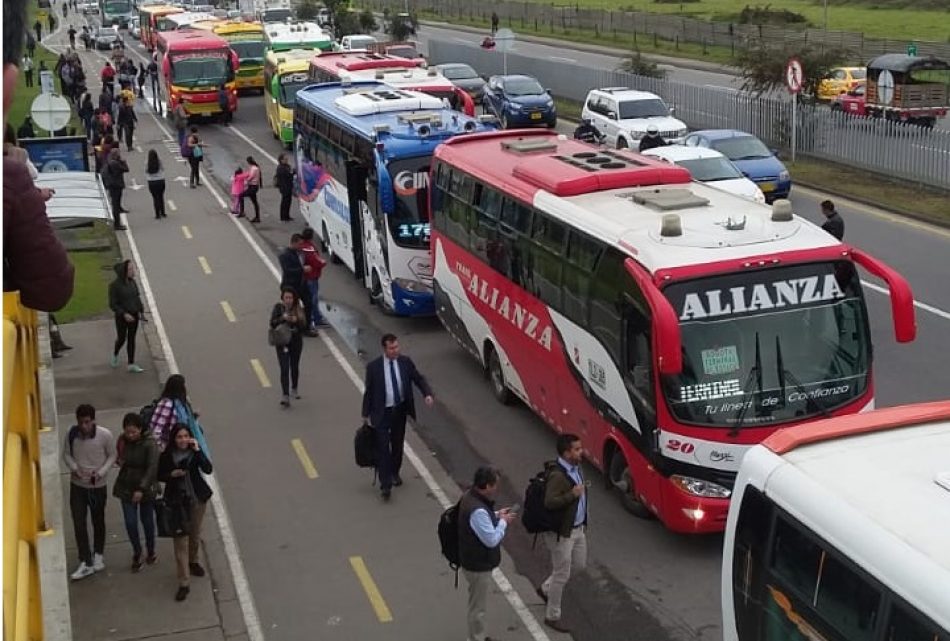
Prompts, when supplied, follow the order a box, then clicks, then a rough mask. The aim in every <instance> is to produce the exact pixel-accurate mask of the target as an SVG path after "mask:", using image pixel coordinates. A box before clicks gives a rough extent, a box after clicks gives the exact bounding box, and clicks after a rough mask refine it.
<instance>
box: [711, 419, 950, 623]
mask: <svg viewBox="0 0 950 641" xmlns="http://www.w3.org/2000/svg"><path fill="white" fill-rule="evenodd" d="M722 616H723V638H724V639H725V640H726V641H739V640H741V641H799V640H800V641H948V640H950V401H944V402H939V403H926V404H920V405H908V406H905V407H895V408H889V409H884V410H877V411H874V412H870V413H866V414H856V415H852V416H844V417H838V418H833V419H828V420H825V421H818V422H815V423H811V424H808V425H801V426H797V427H794V428H790V429H787V430H782V431H779V432H777V433H776V434H775V435H774V436H772V437H770V438H768V439H767V440H765V441H764V442H763V443H762V445H760V446H759V447H755V448H753V449H751V450H750V451H749V452H748V453H747V454H746V455H745V458H744V459H743V462H742V467H741V469H740V471H739V476H738V478H737V480H736V485H735V489H734V494H733V501H732V507H731V508H730V510H729V518H728V522H727V526H726V539H725V552H724V554H723V564H722Z"/></svg>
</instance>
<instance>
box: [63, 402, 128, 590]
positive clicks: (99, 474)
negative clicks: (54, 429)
mask: <svg viewBox="0 0 950 641" xmlns="http://www.w3.org/2000/svg"><path fill="white" fill-rule="evenodd" d="M115 458H116V452H115V440H114V439H113V438H112V432H110V431H109V430H108V429H107V428H105V427H102V426H101V425H97V424H96V408H94V407H93V406H92V405H87V404H83V405H80V406H79V407H77V408H76V424H75V425H73V426H72V427H70V428H69V431H68V432H67V434H66V443H65V446H64V447H63V461H64V462H65V463H66V466H67V467H68V468H69V511H70V514H71V515H72V518H73V530H74V531H75V534H76V548H77V550H78V552H79V567H77V568H76V571H75V572H73V573H72V574H71V575H70V577H71V578H72V580H73V581H78V580H79V579H84V578H86V577H87V576H89V575H91V574H94V573H96V572H101V571H103V570H105V569H106V564H105V561H104V560H103V558H102V553H103V552H104V551H105V547H106V477H107V475H108V474H109V470H110V469H112V465H113V463H115ZM87 514H90V515H91V516H92V548H91V549H90V547H89V530H88V529H87V528H86V515H87Z"/></svg>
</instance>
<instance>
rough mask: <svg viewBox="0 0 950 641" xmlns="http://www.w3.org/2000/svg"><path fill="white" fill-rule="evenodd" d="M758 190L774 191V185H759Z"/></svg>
mask: <svg viewBox="0 0 950 641" xmlns="http://www.w3.org/2000/svg"><path fill="white" fill-rule="evenodd" d="M759 189H761V190H762V191H763V192H770V191H775V183H759Z"/></svg>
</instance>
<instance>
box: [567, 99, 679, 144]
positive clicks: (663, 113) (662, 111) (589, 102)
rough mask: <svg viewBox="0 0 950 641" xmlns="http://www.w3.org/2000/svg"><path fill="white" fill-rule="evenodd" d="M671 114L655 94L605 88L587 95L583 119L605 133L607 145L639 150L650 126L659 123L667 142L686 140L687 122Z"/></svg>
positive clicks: (661, 132)
mask: <svg viewBox="0 0 950 641" xmlns="http://www.w3.org/2000/svg"><path fill="white" fill-rule="evenodd" d="M671 113H672V112H671V110H670V108H669V107H667V106H666V103H665V102H663V99H662V98H660V97H659V96H658V95H656V94H655V93H650V92H649V91H635V90H633V89H628V88H627V87H606V88H604V89H593V90H591V91H590V92H589V93H588V94H587V99H586V100H585V101H584V109H583V111H582V112H581V118H584V119H589V120H590V121H591V123H592V124H593V125H594V126H595V127H597V129H598V130H599V131H600V133H602V134H604V136H606V142H607V144H608V145H610V146H612V147H616V148H618V149H623V148H629V149H634V150H636V149H637V147H639V146H640V139H641V138H643V136H644V135H646V132H647V128H648V127H649V126H650V125H656V128H657V129H659V131H660V135H661V136H662V137H663V139H664V140H665V141H666V142H668V143H674V144H678V143H681V142H683V139H684V138H685V137H686V134H687V132H688V130H687V128H686V124H685V123H684V122H683V121H682V120H677V119H676V118H674V117H673V116H671V115H670V114H671Z"/></svg>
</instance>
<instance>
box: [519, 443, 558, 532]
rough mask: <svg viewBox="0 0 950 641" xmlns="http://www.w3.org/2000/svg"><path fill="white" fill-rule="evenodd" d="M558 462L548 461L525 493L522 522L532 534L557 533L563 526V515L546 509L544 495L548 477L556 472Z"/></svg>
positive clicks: (530, 481)
mask: <svg viewBox="0 0 950 641" xmlns="http://www.w3.org/2000/svg"><path fill="white" fill-rule="evenodd" d="M556 465H557V461H548V462H547V463H545V464H544V469H543V470H541V471H540V472H538V473H537V474H535V475H534V476H533V477H531V479H530V480H529V481H528V487H527V488H526V489H525V491H524V512H522V514H521V522H522V524H524V528H525V529H526V530H527V531H528V532H529V533H531V534H540V533H542V532H557V531H558V530H559V529H560V525H561V514H560V512H555V511H552V510H549V509H548V508H546V507H544V493H545V491H546V490H547V486H548V477H549V476H550V475H551V474H552V473H553V472H554V471H555V470H554V466H556Z"/></svg>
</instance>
